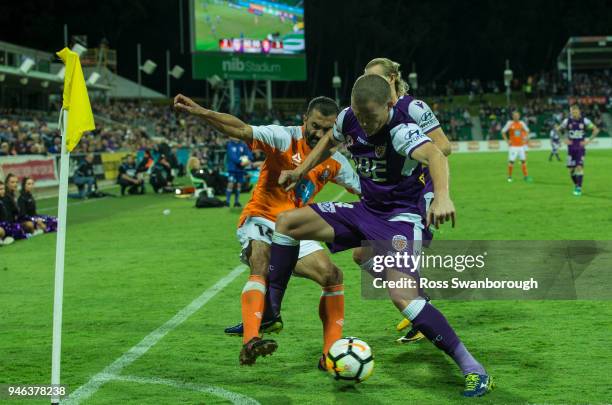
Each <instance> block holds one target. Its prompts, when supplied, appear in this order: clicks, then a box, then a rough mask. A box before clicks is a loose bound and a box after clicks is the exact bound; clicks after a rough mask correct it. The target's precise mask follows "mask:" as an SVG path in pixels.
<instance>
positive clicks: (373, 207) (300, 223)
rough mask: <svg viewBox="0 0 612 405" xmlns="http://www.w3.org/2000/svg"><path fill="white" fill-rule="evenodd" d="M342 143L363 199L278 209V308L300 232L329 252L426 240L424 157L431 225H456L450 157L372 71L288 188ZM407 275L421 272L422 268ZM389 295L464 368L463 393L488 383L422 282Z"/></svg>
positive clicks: (290, 173) (394, 273)
mask: <svg viewBox="0 0 612 405" xmlns="http://www.w3.org/2000/svg"><path fill="white" fill-rule="evenodd" d="M339 143H345V144H346V145H347V148H348V150H349V152H351V154H352V156H353V159H354V160H355V162H356V168H357V172H358V174H359V178H360V182H361V192H362V198H361V201H359V202H356V203H333V202H326V203H318V204H314V205H310V206H307V207H304V208H299V209H295V210H290V211H285V212H283V213H281V214H280V215H279V217H278V219H277V223H276V230H275V232H274V235H273V237H272V248H271V257H270V269H269V283H270V284H269V293H270V294H269V296H270V305H271V310H272V311H274V312H275V313H277V314H280V312H281V303H282V299H283V296H284V292H285V290H286V288H287V284H288V282H289V278H290V277H291V272H292V270H293V268H294V267H295V263H296V262H297V254H298V252H299V241H300V240H302V239H313V240H319V241H322V242H326V243H327V244H328V246H329V248H330V251H331V252H339V251H343V250H347V249H350V248H355V247H359V246H361V243H362V242H363V241H366V240H377V241H389V242H391V241H393V242H400V243H398V245H401V244H402V243H403V244H405V245H406V246H410V245H412V246H413V247H416V246H418V245H419V244H420V243H421V241H422V229H423V225H422V218H421V215H420V214H419V212H420V211H419V198H420V196H421V192H422V190H423V188H424V182H423V181H422V176H423V165H427V166H428V168H429V172H430V175H431V178H432V182H433V186H434V192H435V195H436V198H435V200H434V201H433V202H432V204H431V206H430V207H429V212H428V214H427V223H426V225H427V226H428V225H429V224H430V223H433V224H434V225H435V226H436V227H438V226H439V225H440V224H443V223H444V222H449V221H452V223H453V226H454V223H455V207H454V204H453V202H452V201H451V199H450V194H449V186H448V179H449V172H448V161H447V159H446V157H445V156H444V154H442V152H441V151H440V150H439V149H438V148H437V147H436V146H435V145H434V144H433V143H432V142H431V139H430V138H429V137H428V136H427V135H425V134H424V133H423V130H422V129H421V128H420V127H419V126H418V125H417V124H416V123H415V122H414V120H412V119H411V118H410V117H409V116H408V115H407V114H405V112H404V111H403V109H402V108H401V106H398V105H396V104H394V103H393V100H392V99H391V88H390V86H389V83H388V82H387V81H386V80H385V79H384V78H382V77H381V76H379V75H376V74H370V75H364V76H361V77H360V78H359V79H357V81H356V82H355V84H354V86H353V90H352V93H351V107H350V108H347V109H345V110H343V111H342V112H341V113H340V114H339V115H338V118H337V119H336V124H335V126H334V130H333V132H332V133H331V134H327V135H326V136H325V137H324V138H323V139H322V140H321V141H319V144H318V145H317V147H316V148H315V149H314V150H313V151H312V153H311V154H310V155H309V156H308V157H307V158H306V159H305V160H304V162H303V163H302V164H301V165H300V166H299V167H297V168H296V169H294V170H286V171H283V172H282V173H281V176H280V177H279V184H282V185H284V186H285V187H286V188H287V189H291V188H293V187H295V185H296V184H297V183H298V181H299V180H300V179H301V178H303V176H305V175H306V174H307V173H308V172H309V171H310V170H311V169H312V168H313V167H315V166H316V165H317V164H319V163H320V162H321V161H323V160H325V159H327V158H328V157H329V156H330V155H331V150H332V149H333V148H334V147H335V146H336V145H338V144H339ZM395 245H396V244H395V243H394V246H395ZM386 276H387V280H390V281H394V280H395V281H397V280H399V279H400V278H401V279H405V278H406V276H407V274H405V273H402V272H401V269H387V271H386ZM409 277H413V278H418V273H411V275H410V276H409ZM389 296H390V298H391V300H392V302H393V304H394V305H395V306H396V307H397V308H398V310H399V311H400V312H401V313H402V315H404V316H405V317H406V318H408V319H410V321H411V322H412V323H413V325H414V327H415V328H417V329H418V330H419V331H421V332H422V333H423V334H424V335H425V336H426V337H427V338H428V339H429V340H430V341H432V342H433V343H434V344H435V345H436V346H437V347H438V348H440V349H441V350H443V351H444V352H445V353H447V354H448V355H449V356H450V357H451V358H452V359H453V360H454V361H455V362H456V363H457V365H458V366H459V367H460V368H461V371H462V372H463V374H464V376H465V388H464V392H463V395H464V396H468V397H474V396H482V395H484V394H486V393H487V392H488V391H490V390H491V388H492V379H491V378H490V376H489V375H488V374H487V372H486V371H485V369H484V367H483V366H482V365H481V364H480V363H479V362H478V361H476V359H475V358H474V357H473V356H472V355H471V354H470V353H469V351H468V350H467V349H466V347H465V345H464V344H463V343H462V342H461V340H460V339H459V337H458V336H457V334H456V333H455V331H454V330H453V328H452V327H451V326H450V325H449V324H448V322H447V320H446V318H445V317H444V316H443V315H442V313H440V312H439V311H438V310H437V309H436V308H435V307H434V306H433V305H431V304H430V303H429V302H427V300H426V299H425V298H424V297H422V296H421V293H420V291H419V289H418V288H402V289H389Z"/></svg>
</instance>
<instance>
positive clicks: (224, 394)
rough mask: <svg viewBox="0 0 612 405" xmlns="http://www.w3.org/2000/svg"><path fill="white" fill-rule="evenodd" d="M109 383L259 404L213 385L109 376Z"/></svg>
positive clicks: (238, 402)
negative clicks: (163, 388)
mask: <svg viewBox="0 0 612 405" xmlns="http://www.w3.org/2000/svg"><path fill="white" fill-rule="evenodd" d="M109 380H111V381H123V382H133V383H137V384H155V385H166V386H168V387H172V388H176V389H177V390H189V391H196V392H202V393H206V394H210V395H214V396H216V397H219V398H223V399H225V400H228V401H230V402H231V403H232V404H240V405H259V402H258V401H256V400H255V399H253V398H249V397H247V396H245V395H242V394H238V393H235V392H232V391H228V390H226V389H223V388H221V387H216V386H214V385H205V384H194V383H188V382H181V381H175V380H169V379H166V378H149V377H137V376H132V375H111V376H109Z"/></svg>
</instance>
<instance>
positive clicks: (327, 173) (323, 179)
mask: <svg viewBox="0 0 612 405" xmlns="http://www.w3.org/2000/svg"><path fill="white" fill-rule="evenodd" d="M330 174H331V172H330V170H329V166H327V167H326V168H325V170H323V171H322V172H321V174H319V180H320V181H321V182H323V183H325V182H327V179H329V176H330Z"/></svg>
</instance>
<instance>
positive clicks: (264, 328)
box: [224, 316, 283, 336]
mask: <svg viewBox="0 0 612 405" xmlns="http://www.w3.org/2000/svg"><path fill="white" fill-rule="evenodd" d="M282 330H283V319H282V318H281V317H280V316H279V317H278V318H276V319H272V320H270V321H262V322H261V325H260V326H259V333H280V331H282ZM224 332H225V334H226V335H229V336H242V335H243V333H244V325H243V324H242V322H240V323H239V324H237V325H234V326H230V327H228V328H225V330H224Z"/></svg>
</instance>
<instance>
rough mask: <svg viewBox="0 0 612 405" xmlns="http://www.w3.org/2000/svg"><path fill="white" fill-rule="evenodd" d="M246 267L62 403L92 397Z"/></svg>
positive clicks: (72, 402)
mask: <svg viewBox="0 0 612 405" xmlns="http://www.w3.org/2000/svg"><path fill="white" fill-rule="evenodd" d="M246 269H247V266H245V265H239V266H237V267H235V268H234V269H233V270H232V271H231V272H230V273H229V274H227V275H226V276H225V277H223V278H222V279H221V280H219V281H217V283H216V284H215V285H213V286H212V287H210V288H208V289H207V290H206V291H204V292H203V293H202V294H201V295H200V296H199V297H197V298H196V299H195V300H193V301H192V302H191V303H190V304H189V305H187V306H186V307H185V308H183V309H181V310H180V311H179V312H178V313H177V314H176V315H174V316H173V317H172V318H171V319H170V320H168V321H167V322H166V323H164V324H163V325H162V326H160V327H159V328H157V329H155V330H154V331H153V332H151V333H149V334H148V335H147V336H146V337H145V338H144V339H142V340H141V341H140V343H138V344H137V345H136V346H134V347H132V348H131V349H130V350H128V351H127V352H125V353H124V354H123V355H122V356H121V357H119V358H118V359H116V360H115V361H114V362H112V363H111V364H110V365H108V366H107V367H106V368H104V370H102V371H100V372H99V373H98V374H96V375H94V376H93V377H91V379H90V380H89V381H88V382H87V383H85V384H84V385H82V386H80V387H79V388H78V389H77V390H76V391H74V392H73V393H72V394H70V396H69V397H68V398H66V399H65V400H63V401H62V403H63V404H78V403H80V402H81V401H83V400H85V399H87V398H89V397H91V396H92V395H93V394H94V393H95V392H96V391H98V389H100V387H101V386H102V385H103V384H105V383H106V382H108V381H110V380H111V379H112V378H115V377H117V376H118V375H119V373H121V370H123V369H124V368H125V367H127V366H129V365H130V364H132V363H133V362H134V361H136V360H137V359H138V358H140V357H141V356H142V355H143V354H145V353H146V352H147V351H148V350H149V349H150V348H151V347H153V346H155V345H156V344H157V343H158V342H159V341H160V340H161V339H162V338H163V337H164V336H166V335H167V334H168V332H170V331H172V330H173V329H175V328H176V327H177V326H179V325H180V324H182V323H183V322H184V321H185V320H187V318H189V317H190V316H191V315H193V314H194V313H195V312H196V311H198V310H199V309H200V308H202V307H203V306H204V305H205V304H206V303H207V302H208V301H210V300H211V299H212V298H213V297H214V296H215V295H217V294H218V293H219V292H220V291H221V290H223V289H224V288H225V287H226V286H227V285H228V284H230V283H231V282H232V281H234V280H235V279H236V277H238V276H239V275H240V274H242V273H243V272H244V271H245V270H246Z"/></svg>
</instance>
